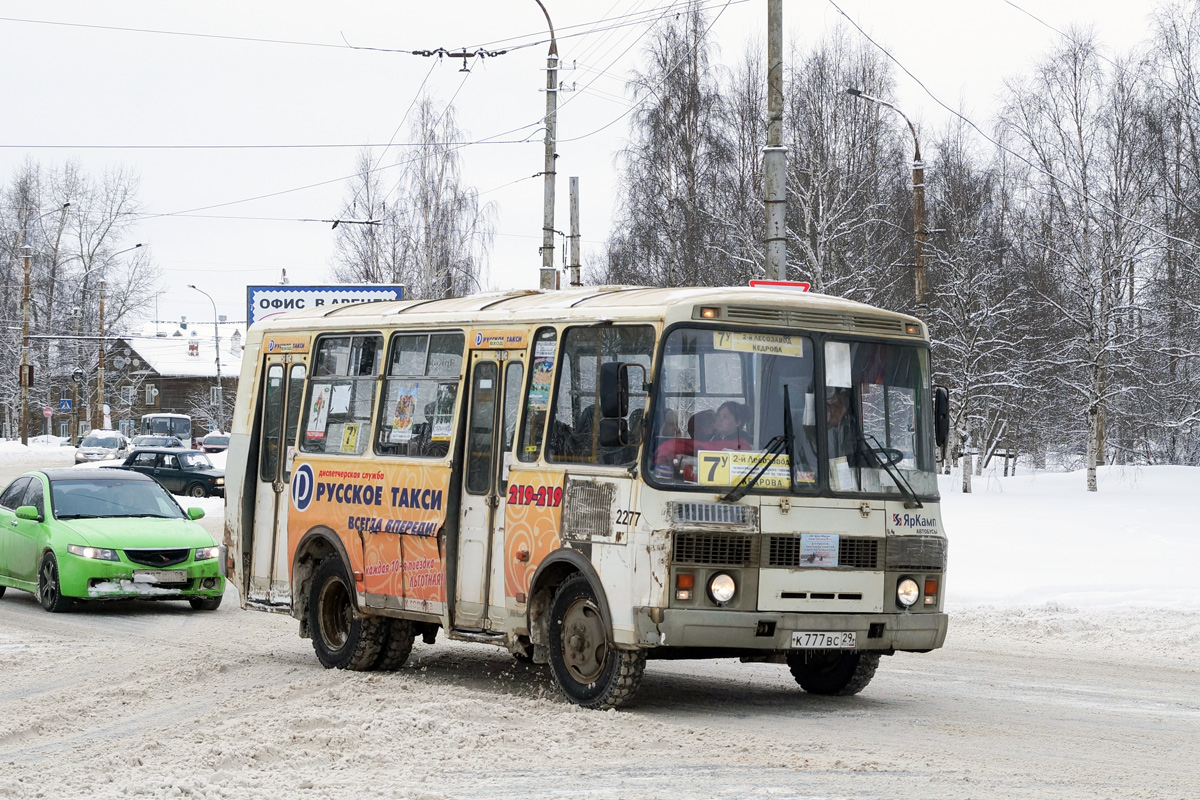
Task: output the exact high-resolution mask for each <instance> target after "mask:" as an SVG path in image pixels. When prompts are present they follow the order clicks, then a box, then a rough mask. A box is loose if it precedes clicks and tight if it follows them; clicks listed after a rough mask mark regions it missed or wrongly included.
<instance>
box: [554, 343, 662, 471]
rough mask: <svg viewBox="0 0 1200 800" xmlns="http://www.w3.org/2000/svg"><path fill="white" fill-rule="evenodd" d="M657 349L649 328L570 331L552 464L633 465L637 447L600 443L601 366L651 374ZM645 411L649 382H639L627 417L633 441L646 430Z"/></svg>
mask: <svg viewBox="0 0 1200 800" xmlns="http://www.w3.org/2000/svg"><path fill="white" fill-rule="evenodd" d="M653 350H654V329H653V328H651V327H650V326H649V325H615V326H606V327H602V328H600V327H595V326H587V327H574V328H568V329H567V331H566V333H565V334H564V336H563V346H562V355H561V356H560V358H559V362H560V363H559V364H558V388H557V389H556V391H555V395H554V403H555V411H556V414H555V425H556V430H555V431H554V434H553V435H551V436H550V442H549V444H548V445H547V449H548V450H549V454H550V460H551V461H559V462H570V463H584V464H614V465H615V464H628V463H632V462H633V460H634V459H635V458H636V456H637V448H636V446H613V447H603V446H601V445H600V443H599V431H600V413H599V412H600V366H601V365H602V364H608V363H625V364H639V365H641V366H642V369H641V370H634V374H635V375H638V374H639V373H640V374H641V375H648V374H649V371H650V358H651V354H652V352H653ZM645 408H646V390H645V387H644V385H643V381H642V380H637V379H635V380H634V381H632V382H631V385H630V391H629V412H628V414H627V415H626V417H625V422H626V425H627V427H628V428H629V430H630V431H631V434H630V435H631V436H632V437H636V436H637V435H638V434H639V433H640V431H641V425H642V417H643V415H644V413H645ZM558 428H561V433H560V431H559V430H558Z"/></svg>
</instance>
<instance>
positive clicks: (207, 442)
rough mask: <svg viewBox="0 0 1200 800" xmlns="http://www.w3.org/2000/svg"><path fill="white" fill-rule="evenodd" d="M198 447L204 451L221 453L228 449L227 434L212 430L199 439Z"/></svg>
mask: <svg viewBox="0 0 1200 800" xmlns="http://www.w3.org/2000/svg"><path fill="white" fill-rule="evenodd" d="M200 449H201V450H203V451H204V452H206V453H221V452H224V451H226V450H228V449H229V434H228V433H221V432H220V431H214V432H213V433H210V434H208V435H207V436H205V437H204V438H203V439H201V440H200Z"/></svg>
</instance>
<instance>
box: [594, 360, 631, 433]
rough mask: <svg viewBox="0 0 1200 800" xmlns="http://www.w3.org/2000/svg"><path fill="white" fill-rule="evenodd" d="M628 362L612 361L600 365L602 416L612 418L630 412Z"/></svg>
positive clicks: (623, 415)
mask: <svg viewBox="0 0 1200 800" xmlns="http://www.w3.org/2000/svg"><path fill="white" fill-rule="evenodd" d="M626 366H627V365H626V364H622V363H620V362H617V361H610V362H608V363H607V364H601V365H600V417H601V418H602V419H612V418H614V417H625V416H627V415H628V414H629V371H628V370H627V369H626Z"/></svg>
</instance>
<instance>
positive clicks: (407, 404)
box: [388, 383, 418, 444]
mask: <svg viewBox="0 0 1200 800" xmlns="http://www.w3.org/2000/svg"><path fill="white" fill-rule="evenodd" d="M417 389H418V387H417V384H415V383H410V384H406V385H403V386H401V387H400V396H399V397H397V398H396V408H395V411H394V413H393V414H392V431H391V433H390V434H389V435H388V441H389V442H394V443H399V444H403V443H405V442H410V441H412V436H413V414H414V413H416V410H417Z"/></svg>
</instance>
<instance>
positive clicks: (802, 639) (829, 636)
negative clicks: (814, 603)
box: [792, 631, 855, 650]
mask: <svg viewBox="0 0 1200 800" xmlns="http://www.w3.org/2000/svg"><path fill="white" fill-rule="evenodd" d="M854 641H855V632H854V631H838V632H835V633H828V632H825V631H819V632H815V633H814V632H811V631H792V647H797V648H801V649H804V650H853V649H854Z"/></svg>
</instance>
